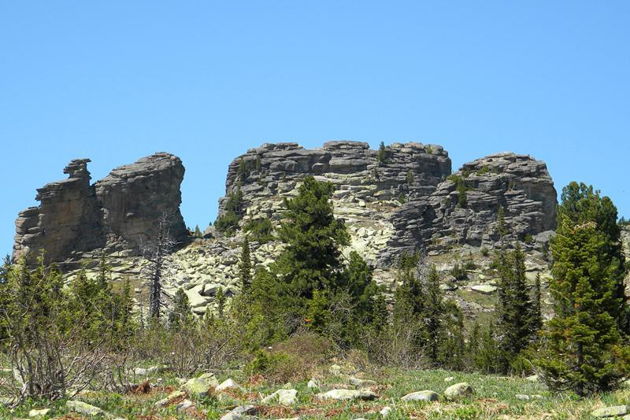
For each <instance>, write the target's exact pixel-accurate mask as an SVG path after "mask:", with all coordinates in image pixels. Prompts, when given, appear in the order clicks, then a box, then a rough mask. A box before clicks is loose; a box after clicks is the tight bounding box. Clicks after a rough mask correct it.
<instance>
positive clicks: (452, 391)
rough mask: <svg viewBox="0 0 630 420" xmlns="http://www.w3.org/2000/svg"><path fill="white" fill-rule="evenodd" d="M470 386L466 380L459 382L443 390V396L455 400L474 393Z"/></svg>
mask: <svg viewBox="0 0 630 420" xmlns="http://www.w3.org/2000/svg"><path fill="white" fill-rule="evenodd" d="M474 392H475V391H474V390H473V388H472V386H470V385H469V384H468V383H467V382H461V383H458V384H455V385H451V386H449V387H448V388H446V389H445V390H444V397H446V399H447V400H456V399H458V398H464V397H468V396H471V395H472V394H474Z"/></svg>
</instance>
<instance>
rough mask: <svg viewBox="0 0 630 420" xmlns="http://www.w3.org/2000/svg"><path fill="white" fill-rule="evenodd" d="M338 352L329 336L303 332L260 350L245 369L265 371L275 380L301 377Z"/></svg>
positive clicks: (253, 373) (265, 374)
mask: <svg viewBox="0 0 630 420" xmlns="http://www.w3.org/2000/svg"><path fill="white" fill-rule="evenodd" d="M336 352H337V348H336V346H335V345H334V343H332V342H331V341H330V340H327V339H326V338H324V337H321V336H319V335H317V334H313V333H300V334H296V335H294V336H292V337H290V338H289V339H287V340H285V341H283V342H280V343H278V344H276V345H274V346H273V347H272V348H271V350H258V351H257V352H256V353H255V356H254V358H253V359H252V360H251V361H250V362H249V363H248V364H247V366H246V367H245V372H246V373H247V374H248V375H262V376H264V377H265V379H267V380H268V381H269V382H271V383H274V384H283V383H286V382H297V381H302V380H306V379H308V378H311V377H312V376H313V374H314V373H315V372H316V371H317V370H318V369H319V368H320V367H321V366H323V365H325V364H327V363H328V362H329V361H330V359H331V358H332V357H333V356H334V355H335V354H336Z"/></svg>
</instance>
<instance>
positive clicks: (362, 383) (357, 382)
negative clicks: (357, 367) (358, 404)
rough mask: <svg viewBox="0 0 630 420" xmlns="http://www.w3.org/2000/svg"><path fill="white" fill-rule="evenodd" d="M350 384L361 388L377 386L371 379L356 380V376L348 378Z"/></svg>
mask: <svg viewBox="0 0 630 420" xmlns="http://www.w3.org/2000/svg"><path fill="white" fill-rule="evenodd" d="M348 382H350V384H351V385H354V386H358V387H361V388H363V387H368V386H374V385H376V382H375V381H372V380H369V379H360V378H355V377H354V376H351V377H350V378H348Z"/></svg>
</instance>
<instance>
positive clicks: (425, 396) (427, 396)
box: [401, 390, 440, 401]
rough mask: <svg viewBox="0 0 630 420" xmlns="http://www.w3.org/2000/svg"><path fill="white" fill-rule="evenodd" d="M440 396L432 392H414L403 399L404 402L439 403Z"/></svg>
mask: <svg viewBox="0 0 630 420" xmlns="http://www.w3.org/2000/svg"><path fill="white" fill-rule="evenodd" d="M439 399H440V396H439V395H438V394H437V392H433V391H431V390H425V391H418V392H412V393H410V394H407V395H405V396H404V397H402V398H401V400H402V401H437V400H439Z"/></svg>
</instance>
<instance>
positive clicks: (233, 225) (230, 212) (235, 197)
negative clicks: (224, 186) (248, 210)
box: [214, 187, 245, 236]
mask: <svg viewBox="0 0 630 420" xmlns="http://www.w3.org/2000/svg"><path fill="white" fill-rule="evenodd" d="M244 211H245V209H244V207H243V192H242V191H241V188H240V187H236V190H235V191H233V192H230V193H229V194H228V198H227V201H226V203H225V207H224V210H223V213H222V214H221V215H219V217H217V220H216V221H215V222H214V227H215V228H216V229H217V230H218V231H219V232H222V233H224V234H225V235H227V236H231V235H233V234H234V233H235V232H236V230H237V229H238V224H239V222H240V221H241V218H242V217H243V213H244Z"/></svg>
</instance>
